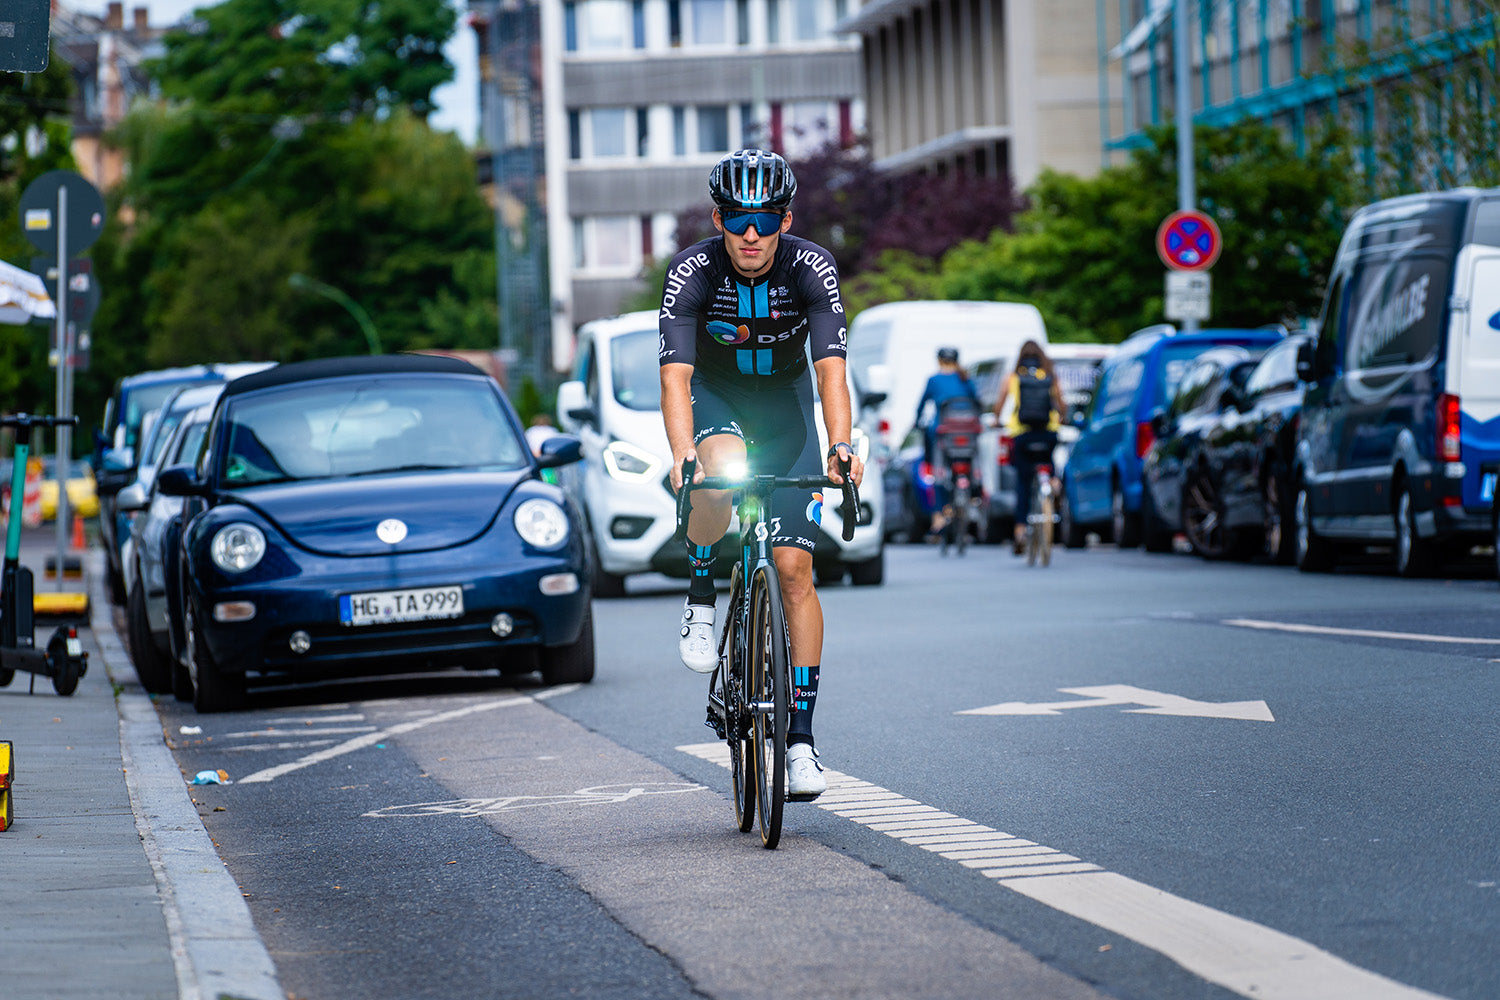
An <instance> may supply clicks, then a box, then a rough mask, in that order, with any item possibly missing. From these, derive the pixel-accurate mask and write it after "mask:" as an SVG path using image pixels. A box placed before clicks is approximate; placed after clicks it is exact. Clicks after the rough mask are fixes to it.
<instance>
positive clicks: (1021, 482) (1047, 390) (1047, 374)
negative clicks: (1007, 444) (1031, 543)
mask: <svg viewBox="0 0 1500 1000" xmlns="http://www.w3.org/2000/svg"><path fill="white" fill-rule="evenodd" d="M1007 399H1015V401H1016V405H1015V408H1014V409H1013V410H1012V411H1011V414H1010V419H1009V420H1007V421H1006V423H1005V425H1004V426H1005V432H1006V433H1007V434H1008V435H1010V437H1011V439H1012V440H1011V449H1010V464H1011V466H1012V467H1013V468H1014V469H1015V470H1016V529H1015V553H1016V555H1020V554H1021V553H1022V552H1024V551H1025V550H1026V516H1027V515H1028V514H1030V513H1031V480H1032V477H1033V476H1035V475H1036V467H1037V465H1038V464H1040V463H1046V464H1051V462H1052V451H1053V449H1054V448H1056V447H1057V428H1058V427H1059V426H1061V422H1062V417H1061V414H1062V412H1063V400H1062V389H1061V388H1060V387H1059V386H1058V384H1057V372H1056V371H1055V370H1054V369H1053V367H1052V359H1051V358H1049V357H1047V352H1046V351H1044V350H1042V345H1041V344H1038V343H1037V342H1036V341H1034V340H1028V341H1026V343H1024V344H1022V345H1021V353H1020V354H1019V355H1018V356H1017V358H1016V369H1015V371H1013V372H1011V373H1010V375H1009V376H1008V377H1007V378H1006V380H1005V384H1004V385H1002V386H1001V387H1000V396H999V398H998V399H996V400H995V416H996V417H997V418H998V417H1000V416H1001V414H1002V413H1003V411H1004V409H1005V401H1006V400H1007Z"/></svg>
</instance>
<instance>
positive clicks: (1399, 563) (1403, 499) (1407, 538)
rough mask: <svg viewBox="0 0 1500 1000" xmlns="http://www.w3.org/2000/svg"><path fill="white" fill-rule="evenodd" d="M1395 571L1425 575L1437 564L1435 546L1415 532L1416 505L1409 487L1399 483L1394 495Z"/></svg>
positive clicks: (1404, 573) (1409, 575)
mask: <svg viewBox="0 0 1500 1000" xmlns="http://www.w3.org/2000/svg"><path fill="white" fill-rule="evenodd" d="M1394 516H1395V519H1396V572H1397V574H1399V575H1400V576H1405V577H1418V576H1427V575H1428V574H1430V573H1431V572H1432V571H1433V570H1434V569H1435V568H1436V564H1437V547H1436V545H1434V544H1433V542H1432V540H1431V539H1427V538H1423V537H1422V536H1421V535H1419V534H1417V507H1416V501H1414V500H1413V499H1412V495H1411V487H1410V486H1408V485H1407V484H1406V483H1402V484H1401V488H1400V492H1398V493H1397V495H1396V512H1395V515H1394Z"/></svg>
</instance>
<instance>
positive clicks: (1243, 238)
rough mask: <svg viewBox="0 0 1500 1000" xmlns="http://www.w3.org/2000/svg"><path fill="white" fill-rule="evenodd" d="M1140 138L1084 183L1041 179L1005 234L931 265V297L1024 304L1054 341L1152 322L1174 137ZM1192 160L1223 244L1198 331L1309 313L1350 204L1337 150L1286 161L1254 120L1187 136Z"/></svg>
mask: <svg viewBox="0 0 1500 1000" xmlns="http://www.w3.org/2000/svg"><path fill="white" fill-rule="evenodd" d="M1150 135H1151V140H1152V144H1151V145H1150V146H1149V147H1147V148H1145V149H1142V150H1139V151H1137V152H1136V153H1135V154H1134V155H1133V156H1132V158H1131V160H1130V162H1128V163H1126V164H1125V165H1123V166H1119V167H1113V168H1110V169H1107V170H1104V171H1102V172H1101V173H1100V174H1099V175H1098V176H1097V177H1094V178H1091V179H1087V180H1085V179H1080V178H1077V177H1072V176H1068V175H1064V174H1059V173H1056V172H1051V171H1048V172H1044V173H1043V174H1042V176H1041V177H1040V178H1038V180H1037V182H1036V183H1035V184H1034V185H1033V186H1032V187H1031V189H1030V190H1029V191H1028V192H1027V196H1028V199H1029V201H1030V203H1031V208H1030V209H1028V210H1027V211H1026V212H1024V213H1022V214H1021V215H1020V216H1019V217H1018V220H1017V226H1016V231H1015V233H1014V234H1007V233H1004V232H996V233H994V234H993V235H991V237H990V238H989V239H988V240H986V241H984V242H982V243H968V244H965V245H963V246H960V247H958V248H955V249H954V250H952V251H950V252H949V253H948V254H947V255H946V256H945V257H944V258H943V261H942V266H941V269H940V270H941V287H942V291H943V293H944V294H943V295H942V296H941V297H943V298H952V299H999V300H1013V301H1024V302H1032V303H1034V304H1035V305H1036V306H1037V307H1038V308H1039V309H1040V310H1041V311H1042V314H1043V316H1044V317H1045V318H1046V321H1047V325H1048V331H1049V335H1050V336H1053V337H1054V338H1055V339H1060V340H1071V339H1082V340H1097V341H1103V342H1106V343H1109V342H1116V341H1119V340H1121V339H1123V338H1124V337H1125V336H1126V335H1128V334H1129V333H1130V332H1131V331H1132V330H1135V329H1138V328H1139V327H1142V326H1146V325H1148V324H1150V323H1156V322H1161V321H1162V319H1163V318H1164V317H1163V315H1162V308H1163V295H1164V289H1163V285H1164V282H1163V272H1164V268H1163V266H1162V264H1161V263H1160V261H1159V260H1158V259H1157V256H1156V253H1155V251H1154V246H1155V238H1156V230H1157V227H1158V226H1159V225H1160V223H1161V220H1162V219H1163V218H1165V217H1166V216H1167V215H1168V214H1169V213H1170V212H1171V211H1172V210H1173V209H1175V208H1176V207H1177V206H1176V185H1177V166H1176V136H1175V131H1174V130H1173V129H1172V128H1171V127H1170V126H1169V127H1166V128H1161V129H1157V130H1154V131H1152V132H1151V134H1150ZM1195 159H1196V169H1197V178H1198V196H1199V206H1200V207H1201V208H1202V209H1203V210H1205V211H1206V212H1208V214H1209V215H1210V216H1211V217H1213V218H1214V220H1215V221H1216V222H1217V223H1218V225H1219V228H1220V231H1221V232H1222V234H1223V237H1224V240H1223V243H1224V250H1223V253H1222V255H1221V256H1220V258H1219V261H1218V263H1217V264H1216V265H1214V268H1213V271H1212V275H1213V307H1212V308H1213V314H1212V320H1211V323H1212V324H1213V325H1215V326H1260V325H1262V324H1265V323H1274V322H1291V321H1294V320H1295V319H1296V318H1298V317H1303V316H1307V315H1310V314H1311V313H1313V312H1315V311H1316V309H1317V306H1318V303H1319V301H1320V300H1321V297H1322V290H1323V283H1324V281H1325V278H1326V271H1327V268H1328V266H1329V264H1330V263H1331V262H1332V259H1333V254H1334V252H1335V251H1336V250H1337V248H1338V240H1339V237H1340V235H1341V234H1342V231H1343V226H1344V223H1345V221H1346V220H1347V218H1348V214H1349V212H1350V211H1351V210H1352V208H1353V206H1354V204H1355V203H1356V201H1357V200H1358V196H1357V193H1356V192H1355V191H1354V189H1353V188H1352V186H1351V183H1350V180H1349V159H1348V156H1347V154H1346V153H1345V152H1343V147H1342V146H1341V145H1340V143H1339V141H1338V138H1337V137H1336V136H1333V135H1330V136H1329V137H1327V138H1325V139H1323V140H1321V141H1319V142H1317V143H1315V144H1314V148H1312V149H1310V150H1309V151H1308V153H1307V154H1306V155H1303V156H1298V155H1297V154H1296V152H1295V151H1294V150H1293V149H1292V147H1291V145H1290V144H1289V143H1288V142H1287V141H1286V140H1285V139H1284V138H1283V137H1282V136H1281V134H1280V133H1279V132H1277V131H1276V130H1275V129H1274V128H1272V127H1271V126H1268V125H1263V124H1261V123H1258V122H1251V123H1243V124H1240V125H1236V126H1234V127H1231V128H1227V129H1208V128H1199V129H1198V130H1197V132H1196V136H1195Z"/></svg>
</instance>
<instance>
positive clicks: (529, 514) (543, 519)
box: [516, 499, 568, 549]
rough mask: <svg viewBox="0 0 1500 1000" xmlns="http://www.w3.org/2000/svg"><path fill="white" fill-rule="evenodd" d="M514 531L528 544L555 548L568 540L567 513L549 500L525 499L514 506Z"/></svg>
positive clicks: (542, 547)
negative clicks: (519, 504) (517, 505)
mask: <svg viewBox="0 0 1500 1000" xmlns="http://www.w3.org/2000/svg"><path fill="white" fill-rule="evenodd" d="M516 532H517V533H518V534H519V535H520V536H521V537H522V538H523V539H525V541H526V543H527V544H528V545H534V546H536V547H537V548H539V549H555V548H557V547H558V546H559V545H561V544H562V543H563V542H565V541H567V540H568V515H567V514H566V513H565V512H564V511H563V509H562V508H561V507H559V506H558V505H557V504H555V503H553V502H552V501H551V500H535V499H533V500H527V501H526V502H525V503H523V504H521V506H519V507H517V508H516Z"/></svg>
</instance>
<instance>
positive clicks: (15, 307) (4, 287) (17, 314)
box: [0, 260, 57, 326]
mask: <svg viewBox="0 0 1500 1000" xmlns="http://www.w3.org/2000/svg"><path fill="white" fill-rule="evenodd" d="M56 315H57V307H56V306H54V305H53V304H52V299H51V298H50V297H48V295H47V286H46V285H45V284H43V283H42V279H41V278H39V277H37V276H36V275H34V274H32V273H31V272H30V271H23V270H21V269H20V268H19V267H16V266H15V265H13V264H7V263H6V262H5V261H3V260H0V323H10V324H14V325H17V326H22V325H25V324H26V323H30V322H31V321H32V320H33V319H52V318H53V317H55V316H56Z"/></svg>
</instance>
